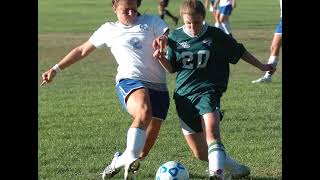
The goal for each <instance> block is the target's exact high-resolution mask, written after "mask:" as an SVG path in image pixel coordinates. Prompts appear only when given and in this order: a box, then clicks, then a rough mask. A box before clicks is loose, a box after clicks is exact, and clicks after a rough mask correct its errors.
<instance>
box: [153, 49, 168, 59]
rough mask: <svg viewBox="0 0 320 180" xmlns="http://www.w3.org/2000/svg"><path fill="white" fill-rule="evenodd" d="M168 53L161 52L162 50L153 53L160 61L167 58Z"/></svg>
mask: <svg viewBox="0 0 320 180" xmlns="http://www.w3.org/2000/svg"><path fill="white" fill-rule="evenodd" d="M165 55H166V53H165V52H160V49H157V50H155V51H154V53H153V57H155V58H156V59H158V60H161V59H163V58H164V57H165Z"/></svg>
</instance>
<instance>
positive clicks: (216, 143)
mask: <svg viewBox="0 0 320 180" xmlns="http://www.w3.org/2000/svg"><path fill="white" fill-rule="evenodd" d="M214 145H218V146H219V145H220V146H222V147H223V148H224V145H223V144H222V142H220V141H215V142H212V143H210V144H209V146H208V149H210V148H211V147H212V146H214Z"/></svg>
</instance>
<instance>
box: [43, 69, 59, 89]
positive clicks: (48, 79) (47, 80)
mask: <svg viewBox="0 0 320 180" xmlns="http://www.w3.org/2000/svg"><path fill="white" fill-rule="evenodd" d="M56 74H57V72H56V71H55V70H53V69H49V70H48V71H46V72H44V73H43V74H42V83H41V84H40V86H43V85H45V84H48V83H50V82H51V81H52V79H53V77H55V76H56Z"/></svg>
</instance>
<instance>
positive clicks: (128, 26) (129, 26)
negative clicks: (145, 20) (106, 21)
mask: <svg viewBox="0 0 320 180" xmlns="http://www.w3.org/2000/svg"><path fill="white" fill-rule="evenodd" d="M137 22H138V16H137V18H136V19H135V21H134V23H133V24H130V25H125V24H122V23H121V22H119V21H117V24H118V26H120V27H123V28H131V27H133V26H135V25H136V24H137Z"/></svg>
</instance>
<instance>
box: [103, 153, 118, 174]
mask: <svg viewBox="0 0 320 180" xmlns="http://www.w3.org/2000/svg"><path fill="white" fill-rule="evenodd" d="M121 154H122V153H121V152H116V153H114V155H113V159H112V161H111V163H110V164H109V165H108V166H107V167H106V168H105V169H104V170H103V172H102V173H101V175H102V179H103V180H105V179H109V178H112V177H113V176H114V175H116V174H118V173H119V172H120V170H121V167H120V168H115V165H116V162H117V160H118V158H119V156H121Z"/></svg>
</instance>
